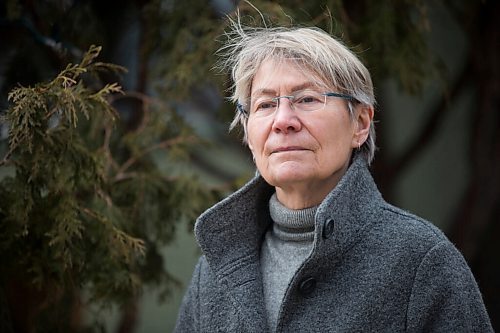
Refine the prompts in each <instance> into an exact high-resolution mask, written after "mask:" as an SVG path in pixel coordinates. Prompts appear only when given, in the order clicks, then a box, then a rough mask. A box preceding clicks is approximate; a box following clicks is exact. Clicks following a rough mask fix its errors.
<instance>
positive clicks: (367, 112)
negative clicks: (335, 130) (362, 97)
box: [352, 104, 374, 148]
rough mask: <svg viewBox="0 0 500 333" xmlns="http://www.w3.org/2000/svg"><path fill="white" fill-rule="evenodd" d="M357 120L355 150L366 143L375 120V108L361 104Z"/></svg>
mask: <svg viewBox="0 0 500 333" xmlns="http://www.w3.org/2000/svg"><path fill="white" fill-rule="evenodd" d="M355 112H356V118H355V119H354V122H355V126H354V130H355V131H354V135H353V142H352V147H353V148H359V147H360V146H361V145H363V143H365V141H366V139H367V138H368V134H369V133H370V126H371V123H372V120H373V114H374V110H373V106H371V105H366V104H361V105H359V106H358V107H357V108H356V111H355Z"/></svg>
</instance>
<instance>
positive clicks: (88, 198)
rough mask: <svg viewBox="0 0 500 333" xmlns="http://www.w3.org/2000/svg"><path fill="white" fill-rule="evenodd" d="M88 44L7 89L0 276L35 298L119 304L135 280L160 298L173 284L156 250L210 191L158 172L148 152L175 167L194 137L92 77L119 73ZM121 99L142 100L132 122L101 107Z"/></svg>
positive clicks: (158, 110)
mask: <svg viewBox="0 0 500 333" xmlns="http://www.w3.org/2000/svg"><path fill="white" fill-rule="evenodd" d="M100 51H101V48H100V47H95V46H92V47H91V48H90V49H89V50H88V52H86V53H85V55H84V56H83V59H82V61H81V62H80V63H79V64H69V65H68V66H66V68H65V69H64V70H62V71H61V72H60V73H59V75H57V76H56V77H55V78H54V79H53V80H51V81H50V82H46V83H40V84H36V85H35V86H33V87H22V86H20V87H18V88H15V89H13V90H12V91H11V92H10V93H9V101H10V102H11V106H10V107H9V109H8V110H7V111H6V113H5V114H4V115H3V117H2V122H3V123H6V124H7V125H8V126H9V135H8V151H7V153H6V154H5V155H4V156H3V158H2V159H1V160H0V168H7V167H9V168H13V169H14V174H13V175H12V176H7V177H4V178H3V179H1V181H0V261H1V262H2V265H1V267H0V276H1V279H2V280H1V281H2V283H3V285H4V286H8V285H9V284H10V283H11V282H12V281H13V280H21V281H22V282H23V283H24V284H26V285H28V286H29V287H30V288H34V289H35V290H38V291H39V292H43V293H44V299H43V302H44V303H49V304H58V303H60V302H62V300H63V299H65V296H64V295H73V294H74V293H75V292H77V291H78V290H85V291H86V293H88V295H89V299H90V300H91V301H92V302H98V303H99V304H107V303H109V302H124V301H126V300H128V299H130V298H131V297H134V296H135V295H137V294H138V293H139V292H140V291H141V289H142V286H143V285H144V284H152V285H156V286H160V287H161V288H162V289H163V295H166V294H168V292H169V291H170V289H171V287H172V283H175V280H174V279H173V278H172V277H171V276H170V275H169V273H168V272H167V270H166V267H165V266H164V264H163V257H162V255H161V253H160V252H159V250H160V248H161V247H162V246H163V245H164V244H166V243H168V242H169V241H170V240H171V239H172V237H173V233H174V231H175V225H176V224H177V223H178V222H179V221H182V220H185V219H187V218H189V219H192V218H193V216H195V215H196V214H197V213H198V212H199V210H201V209H202V208H204V207H205V206H206V205H207V203H208V202H211V200H212V197H213V193H211V192H210V191H208V190H206V189H204V187H203V186H202V185H201V184H200V183H198V182H197V181H196V179H193V178H191V177H187V176H180V175H177V176H175V175H171V176H169V175H167V174H166V173H165V172H161V170H160V169H159V167H158V163H157V162H156V161H155V153H157V152H159V151H163V152H165V153H166V156H167V157H166V158H167V159H168V161H169V162H170V163H171V164H176V163H180V162H182V161H184V160H185V157H186V156H187V151H188V150H189V149H190V147H191V146H192V145H193V144H194V143H197V140H196V137H195V136H194V135H193V133H192V131H191V130H190V129H189V128H188V127H187V126H186V125H185V124H184V122H183V121H182V119H180V118H179V117H178V116H177V115H176V114H175V112H173V111H172V110H171V109H169V108H167V107H165V106H164V105H163V104H162V103H159V102H155V101H154V100H151V99H150V98H148V97H145V96H134V95H124V94H123V92H122V89H121V87H120V86H119V85H118V84H116V83H108V84H102V83H101V82H100V80H99V74H100V73H103V72H106V73H109V72H114V73H116V72H122V71H123V70H124V69H123V68H121V67H119V66H116V65H113V64H109V63H102V62H97V61H96V58H97V56H98V55H99V52H100ZM122 98H140V99H142V100H143V101H144V103H143V106H144V107H143V109H142V117H141V120H140V122H139V124H138V126H136V127H135V128H134V129H130V128H128V126H127V123H126V122H123V121H120V119H119V117H118V113H117V112H116V110H115V109H114V108H113V106H112V104H111V103H110V101H111V100H115V101H116V100H119V99H122ZM54 290H57V291H58V292H54ZM66 298H67V297H66ZM56 309H57V307H54V308H48V309H46V310H45V312H44V316H46V318H51V316H55V314H56V313H58V311H59V310H58V311H56ZM48 322H51V321H50V320H48Z"/></svg>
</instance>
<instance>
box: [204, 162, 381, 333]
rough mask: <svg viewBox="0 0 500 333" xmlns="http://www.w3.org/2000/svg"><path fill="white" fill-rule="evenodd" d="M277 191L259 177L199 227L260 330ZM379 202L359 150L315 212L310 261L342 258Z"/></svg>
mask: <svg viewBox="0 0 500 333" xmlns="http://www.w3.org/2000/svg"><path fill="white" fill-rule="evenodd" d="M274 191H275V190H274V188H273V187H272V186H270V185H269V184H267V183H266V182H265V181H264V179H263V178H262V177H261V176H256V177H255V178H253V179H252V180H251V181H250V182H248V183H247V184H246V185H245V186H244V187H242V188H241V189H240V190H238V191H237V192H235V193H234V194H232V195H231V196H229V197H227V198H226V199H224V200H222V201H221V202H219V203H218V204H216V205H215V206H213V207H212V208H210V209H208V210H207V211H206V212H205V213H203V214H202V215H201V216H200V217H199V218H198V220H197V222H196V225H195V235H196V238H197V241H198V243H199V245H200V247H201V250H202V252H203V254H204V255H205V257H206V259H207V262H208V264H209V266H210V268H211V270H212V271H213V273H214V274H215V275H216V277H217V279H218V280H219V282H220V283H221V284H222V285H223V286H224V287H225V288H227V289H228V291H230V292H231V293H232V294H233V295H234V297H233V300H234V301H235V302H238V303H239V304H238V306H239V308H240V309H242V311H241V313H242V314H243V315H244V316H248V318H252V320H251V322H252V325H254V326H253V327H254V328H255V329H256V330H259V329H260V328H264V327H265V313H264V304H263V297H262V283H261V273H260V262H259V253H260V245H261V243H262V239H263V237H264V235H265V232H266V230H267V228H268V227H269V225H270V224H271V218H270V216H269V207H268V204H269V198H270V197H271V195H272V194H273V193H274ZM379 200H382V198H381V195H380V193H379V191H378V190H377V187H376V185H375V183H374V181H373V178H372V177H371V175H370V172H369V170H368V167H367V165H366V162H365V160H364V159H363V158H362V157H361V156H360V154H356V155H355V156H354V157H353V161H352V163H351V165H350V166H349V168H348V170H347V172H346V173H345V175H344V176H343V177H342V179H341V180H340V181H339V183H338V184H337V186H336V187H335V188H334V189H333V190H332V191H331V192H330V193H329V194H328V195H327V197H326V198H325V199H324V200H323V202H322V203H321V205H320V206H319V208H318V211H317V212H316V217H315V239H314V249H313V251H312V253H313V255H312V257H310V258H309V259H308V261H311V260H312V261H317V260H321V258H325V257H326V258H329V260H338V259H339V258H340V256H341V255H342V253H344V252H345V251H346V250H347V249H348V248H350V246H351V245H353V244H354V242H357V241H358V240H359V239H360V238H361V237H360V235H361V234H362V230H363V229H364V228H365V227H366V226H368V225H369V224H370V222H371V221H374V220H375V219H374V217H375V215H376V214H375V212H374V209H371V208H370V207H374V202H376V201H379ZM375 206H376V205H375ZM328 221H334V222H335V224H334V232H333V236H332V237H328V238H325V237H324V236H323V235H324V234H323V230H324V228H325V225H326V224H327V222H328ZM335 258H336V259H335ZM315 266H316V265H315ZM257 318H261V320H257ZM263 331H264V330H263Z"/></svg>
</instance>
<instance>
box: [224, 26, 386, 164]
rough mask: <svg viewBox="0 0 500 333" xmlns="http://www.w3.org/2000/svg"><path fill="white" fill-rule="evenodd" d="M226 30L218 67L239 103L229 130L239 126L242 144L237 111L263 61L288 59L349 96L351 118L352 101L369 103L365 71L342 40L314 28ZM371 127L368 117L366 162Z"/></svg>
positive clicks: (371, 148)
mask: <svg viewBox="0 0 500 333" xmlns="http://www.w3.org/2000/svg"><path fill="white" fill-rule="evenodd" d="M231 23H232V25H231V28H232V29H231V31H229V32H227V33H226V37H227V39H228V40H227V42H226V43H225V45H224V46H223V47H221V48H220V49H219V51H218V54H219V56H220V60H219V63H218V67H219V68H220V69H222V70H227V69H228V70H230V71H231V75H232V80H233V85H232V87H231V89H232V96H231V98H230V99H231V100H232V102H234V103H236V104H237V105H239V107H238V110H237V111H236V114H235V116H234V119H233V121H232V123H231V125H230V130H232V129H233V128H235V127H236V126H238V125H241V126H242V127H243V133H244V135H243V142H245V143H247V120H248V114H247V113H245V112H242V110H241V107H240V106H241V105H246V104H247V102H248V101H249V98H250V92H251V87H252V81H253V78H254V76H255V74H256V73H257V71H258V69H259V67H260V66H261V64H262V63H263V62H264V61H266V60H270V59H271V60H275V61H284V60H292V61H294V62H296V63H297V64H299V66H300V67H301V68H305V69H306V70H307V71H308V72H310V73H311V74H312V75H313V76H314V77H316V78H317V79H319V81H320V82H321V83H322V84H324V85H326V86H327V87H330V88H335V89H337V90H338V91H339V92H340V93H342V94H347V95H351V96H352V97H354V99H355V101H350V100H349V101H348V103H347V104H348V109H349V113H350V115H351V119H354V116H355V104H356V103H361V104H364V105H368V106H371V107H374V105H375V96H374V93H373V84H372V80H371V77H370V73H369V72H368V70H367V69H366V67H365V66H364V65H363V64H362V63H361V61H360V60H359V59H358V57H357V56H356V55H355V54H354V53H353V52H351V51H350V50H349V49H348V48H347V47H346V46H345V45H344V44H343V43H342V42H340V41H338V40H336V39H335V38H333V37H332V36H330V35H329V34H327V33H326V32H324V31H323V30H321V29H319V28H304V27H295V28H284V27H277V28H276V27H275V28H268V27H264V28H249V27H243V26H242V25H241V24H240V22H235V21H231ZM375 148H376V147H375V126H374V124H373V120H372V122H371V124H370V130H369V134H368V138H367V140H366V141H365V142H364V143H363V145H362V146H361V147H360V152H361V153H362V154H363V156H364V157H365V159H366V161H367V162H368V164H370V163H371V161H372V160H373V157H374V154H375Z"/></svg>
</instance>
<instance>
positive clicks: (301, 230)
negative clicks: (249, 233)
mask: <svg viewBox="0 0 500 333" xmlns="http://www.w3.org/2000/svg"><path fill="white" fill-rule="evenodd" d="M317 210H318V206H314V207H309V208H305V209H289V208H287V207H285V206H283V204H282V203H281V202H279V201H278V198H277V196H276V193H274V194H273V195H272V196H271V199H269V212H270V214H271V218H272V220H273V222H274V223H273V230H272V232H273V233H274V234H275V236H276V237H278V238H279V239H281V240H283V241H295V242H304V241H306V242H308V241H309V242H312V241H313V240H314V217H315V215H316V211H317Z"/></svg>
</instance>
